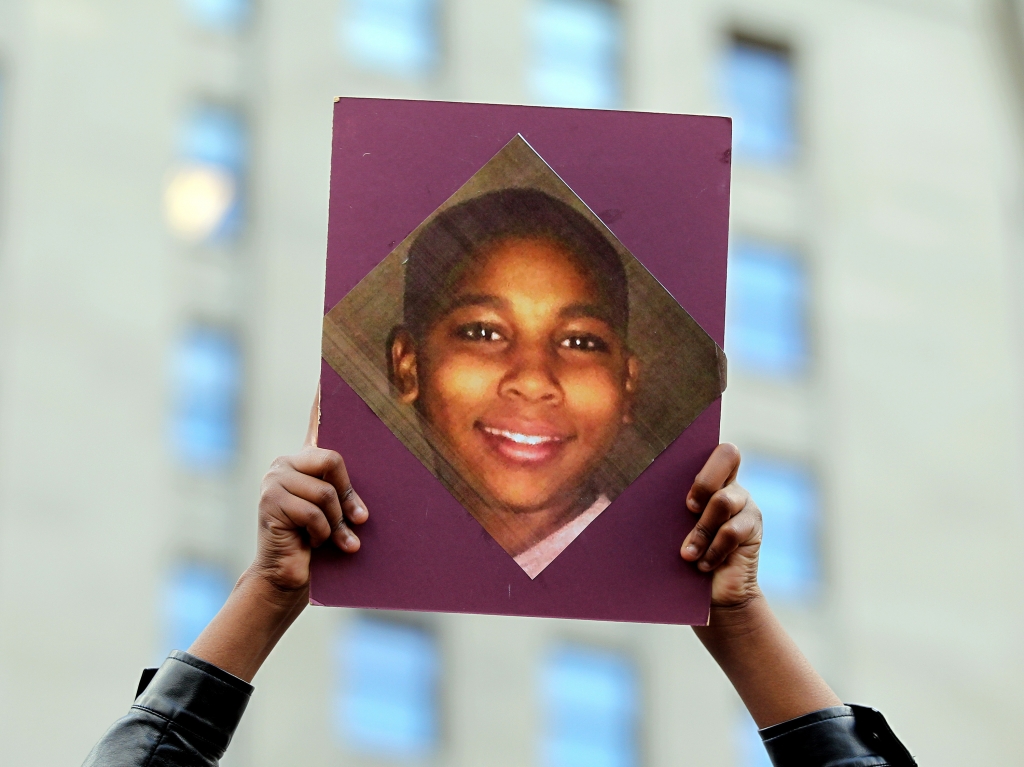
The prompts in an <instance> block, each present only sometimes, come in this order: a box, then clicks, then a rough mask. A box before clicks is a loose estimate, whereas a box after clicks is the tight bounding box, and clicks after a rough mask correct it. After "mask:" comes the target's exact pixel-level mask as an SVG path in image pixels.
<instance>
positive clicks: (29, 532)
mask: <svg viewBox="0 0 1024 767" xmlns="http://www.w3.org/2000/svg"><path fill="white" fill-rule="evenodd" d="M1018 21H1019V19H1018V16H1017V8H1016V5H1015V4H1014V3H1013V2H1012V0H999V1H998V2H982V1H981V0H828V2H812V1H811V0H784V1H783V2H777V3H774V4H771V7H769V6H768V5H766V4H764V3H758V2H754V1H753V0H749V1H748V0H728V1H722V0H691V1H690V2H685V3H684V2H673V1H672V0H623V1H622V2H617V3H612V2H606V1H605V0H500V1H499V0H495V1H494V2H488V3H481V2H471V0H304V1H303V2H302V3H287V2H284V0H263V1H262V2H259V3H255V2H249V1H248V0H179V1H172V0H164V1H163V2H153V3H129V2H124V0H121V1H120V2H119V1H117V0H0V744H2V745H0V760H2V761H3V762H4V763H10V764H19V765H34V764H39V765H44V764H45V765H49V764H57V763H75V762H76V760H81V759H82V758H84V756H85V753H86V752H87V751H88V749H89V747H90V745H91V744H92V742H94V741H95V740H96V739H97V738H98V737H99V736H100V734H101V733H102V732H103V730H104V729H105V727H106V726H107V725H108V724H109V723H110V722H111V721H113V720H114V719H115V718H116V717H118V716H120V715H121V714H122V713H123V712H124V711H125V710H126V709H127V707H128V705H129V704H130V700H131V695H132V692H133V691H134V689H135V683H136V681H137V678H138V673H139V671H140V669H141V668H142V667H143V666H145V665H150V664H152V663H154V662H157V661H158V660H159V659H160V658H161V657H162V656H163V654H164V653H165V652H166V650H167V649H169V648H171V647H184V646H187V644H188V643H189V642H190V641H191V638H192V637H194V636H195V634H196V633H198V630H199V629H200V628H201V626H202V625H204V623H205V621H206V619H207V618H208V617H209V616H210V615H211V614H212V613H213V612H215V611H216V609H217V607H218V606H219V604H220V603H221V602H222V601H223V599H224V596H225V595H226V593H227V591H228V590H229V589H230V587H231V584H232V583H233V580H234V578H235V577H237V575H238V573H239V572H240V571H241V569H242V568H244V566H245V565H246V564H247V562H248V561H249V559H250V558H251V554H252V546H253V541H254V537H255V536H254V532H255V531H254V519H255V505H256V500H257V498H258V488H259V480H260V477H261V476H262V474H263V472H264V471H265V468H266V466H267V465H268V464H269V462H270V461H271V460H272V459H273V458H274V457H275V456H276V455H279V454H283V453H286V452H291V451H293V450H294V449H295V448H296V447H297V446H298V444H299V441H300V440H301V437H302V435H303V433H304V428H305V423H306V417H307V413H308V408H309V403H310V400H311V398H312V395H313V392H314V390H315V385H316V378H317V374H318V369H319V367H318V366H319V338H320V330H319V328H320V305H321V299H322V291H323V260H324V253H325V243H326V221H327V200H328V178H329V161H330V129H331V128H330V126H331V114H332V104H333V99H334V97H336V96H339V95H351V96H393V97H406V98H432V99H457V100H472V101H491V102H507V103H536V104H551V105H563V106H583V107H597V108H613V109H614V108H625V109H639V110H655V111H670V112H689V113H711V114H723V113H724V114H730V115H732V116H734V118H735V150H734V179H733V208H732V228H733V231H732V236H731V241H732V247H731V253H730V262H731V263H730V282H729V305H728V322H727V338H726V346H727V351H728V353H729V355H730V360H731V365H730V388H729V390H728V391H727V393H726V395H725V400H724V418H723V438H725V439H729V440H732V441H734V442H736V443H737V444H739V445H740V447H741V448H742V449H743V450H744V454H745V457H746V459H745V465H744V469H743V476H742V480H743V481H744V482H745V483H746V484H747V486H749V487H750V488H751V490H752V491H753V493H754V496H755V498H757V499H758V501H759V503H760V504H761V506H762V508H763V510H764V513H765V528H766V544H765V550H764V557H763V568H762V580H763V583H764V586H765V589H766V590H767V591H768V592H769V594H770V596H771V597H772V599H773V602H774V603H775V604H776V605H777V607H778V609H779V611H780V613H781V614H782V616H783V618H784V620H785V622H786V624H787V625H788V626H789V627H790V629H791V630H792V631H793V633H794V634H795V636H796V637H797V639H798V641H799V642H800V643H801V645H802V646H803V647H804V649H805V650H806V651H807V653H808V654H809V655H810V657H811V658H812V660H813V662H814V663H815V665H816V666H817V667H818V668H819V670H821V671H822V673H823V674H824V675H825V676H826V678H827V679H828V681H829V682H830V683H831V684H832V685H833V686H834V687H835V689H836V690H837V692H838V693H839V694H840V696H841V697H843V698H844V699H846V700H850V701H852V702H867V703H871V704H873V705H876V706H878V707H880V708H882V709H883V710H884V711H885V712H886V714H887V715H888V716H889V718H890V721H891V723H892V724H893V726H894V727H895V729H896V730H897V732H898V733H900V734H901V735H903V736H904V738H905V740H906V741H907V743H908V744H909V745H910V746H911V748H912V750H913V751H914V752H915V753H916V754H917V755H918V756H919V757H920V759H921V761H922V763H927V764H934V765H960V764H970V763H998V764H1011V763H1014V762H1015V761H1016V760H1017V759H1019V756H1018V755H1019V754H1021V753H1024V742H1022V741H1024V738H1022V736H1021V735H1020V733H1019V729H1018V728H1015V727H1014V724H1013V722H1011V721H1010V717H1011V712H1014V711H1016V710H1017V709H1018V708H1019V707H1020V706H1021V704H1022V703H1024V665H1022V662H1021V660H1020V659H1019V658H1020V654H1019V652H1018V651H1017V648H1018V647H1019V645H1020V642H1021V640H1022V639H1024V603H1022V602H1021V601H1020V599H1019V596H1018V593H1019V587H1020V586H1021V585H1022V582H1024V579H1022V575H1024V566H1022V565H1021V563H1020V561H1019V557H1017V556H1015V554H1016V545H1015V543H1016V541H1019V540H1021V538H1022V533H1024V530H1022V527H1024V521H1022V515H1021V514H1020V509H1021V507H1022V505H1024V504H1022V501H1021V487H1020V485H1021V482H1020V480H1019V476H1020V473H1021V472H1020V467H1021V466H1022V459H1024V453H1022V448H1024V446H1022V444H1021V442H1022V437H1024V421H1022V419H1021V415H1022V414H1021V408H1020V403H1021V394H1020V392H1021V373H1020V360H1021V351H1022V349H1024V346H1022V343H1024V342H1022V339H1021V330H1022V329H1024V324H1022V318H1021V316H1020V312H1019V310H1018V306H1019V304H1020V298H1021V296H1022V295H1024V294H1022V288H1024V284H1022V283H1021V276H1020V270H1021V265H1022V263H1024V261H1022V258H1021V256H1022V253H1024V250H1022V248H1024V231H1022V228H1021V226H1020V224H1019V223H1018V222H1019V220H1020V218H1021V217H1020V213H1021V211H1022V205H1024V183H1022V179H1024V173H1022V163H1021V151H1020V150H1021V146H1022V140H1024V122H1022V119H1021V117H1022V115H1024V110H1022V105H1024V100H1022V95H1021V94H1022V91H1021V83H1022V82H1024V69H1021V65H1022V62H1024V57H1022V56H1021V55H1020V51H1021V50H1024V48H1022V47H1021V46H1020V45H1019V40H1020V29H1019V27H1016V26H1014V25H1016V24H1018ZM356 480H357V481H358V478H356ZM680 513H683V511H682V506H680ZM256 684H257V693H256V695H255V696H254V698H253V701H252V703H251V705H250V709H249V712H248V714H247V716H246V719H245V720H244V722H243V725H242V727H241V729H240V731H239V733H238V736H237V738H236V741H235V743H234V744H233V746H232V749H231V751H230V752H229V755H228V757H227V758H226V760H225V764H227V765H236V766H241V765H251V766H252V767H262V766H263V765H279V764H303V765H310V766H314V765H334V764H351V765H367V766H369V765H379V764H432V765H451V766H453V767H455V766H457V765H474V767H475V766H477V765H487V764H494V765H503V766H505V765H545V766H550V767H565V766H574V765H608V766H609V767H619V766H620V765H621V766H622V767H626V766H627V765H637V766H638V767H639V766H641V765H643V766H644V767H657V766H658V765H669V764H696V765H722V766H723V767H725V766H726V765H730V766H735V767H748V765H751V766H752V765H757V764H762V763H763V759H764V757H763V752H760V751H759V750H758V748H759V747H758V745H757V742H756V735H755V734H754V730H753V725H752V723H750V722H749V720H747V719H746V718H745V715H744V714H743V713H742V707H741V706H740V704H739V702H738V700H737V699H736V697H735V695H734V694H733V693H732V691H731V689H730V688H729V686H728V684H727V682H726V681H725V679H724V677H723V676H722V675H721V674H720V672H719V671H718V670H717V668H716V667H715V666H714V664H713V663H712V661H711V660H710V658H708V657H707V655H706V654H705V653H704V652H703V650H702V649H701V648H700V646H699V644H698V643H697V642H696V641H695V639H694V637H693V636H692V633H691V632H690V631H689V630H688V629H685V628H681V627H665V626H634V625H613V624H589V623H570V622H559V621H547V620H528V619H511V618H500V617H481V616H460V615H392V614H374V613H363V612H354V611H346V610H327V609H309V610H307V611H306V613H305V614H304V615H303V617H302V618H301V619H300V621H299V622H298V624H297V625H296V626H295V627H294V628H293V629H292V630H291V631H290V632H289V634H288V635H287V636H286V637H285V639H284V640H283V642H282V644H281V646H280V647H279V648H278V649H277V650H276V651H275V653H274V655H273V656H272V657H271V659H270V661H269V662H268V664H267V666H266V667H265V668H264V670H262V671H261V672H260V675H259V676H258V677H257V680H256ZM937 712H938V713H937ZM55 728H59V729H55Z"/></svg>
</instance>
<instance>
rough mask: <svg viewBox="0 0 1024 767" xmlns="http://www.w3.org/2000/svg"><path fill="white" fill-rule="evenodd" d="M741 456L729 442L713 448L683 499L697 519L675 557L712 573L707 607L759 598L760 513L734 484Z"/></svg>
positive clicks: (745, 493) (744, 492)
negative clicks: (697, 515) (678, 554)
mask: <svg viewBox="0 0 1024 767" xmlns="http://www.w3.org/2000/svg"><path fill="white" fill-rule="evenodd" d="M739 468H740V451H739V449H738V448H737V447H736V446H735V445H732V444H729V443H728V442H724V443H722V444H721V445H719V446H718V447H717V448H715V452H713V453H712V454H711V457H710V458H708V461H707V463H705V464H704V468H703V469H701V470H700V473H699V474H698V475H697V478H696V479H695V480H694V482H693V487H691V488H690V492H689V493H688V494H687V496H686V508H687V509H689V510H690V511H691V512H692V513H694V514H699V515H700V517H699V518H698V520H697V524H696V525H695V526H694V528H693V530H691V531H690V533H689V535H687V536H686V539H685V540H684V541H683V545H682V547H681V548H680V555H681V556H682V558H683V559H684V560H686V561H687V562H696V563H697V567H698V569H700V570H702V571H703V572H714V577H713V580H712V581H711V605H712V607H734V606H738V605H742V604H744V603H745V602H747V601H749V600H750V599H751V598H753V597H755V596H758V595H760V590H759V588H758V585H757V559H758V552H759V551H760V548H761V511H760V510H759V509H758V508H757V505H756V504H755V503H754V502H753V501H752V500H751V498H750V493H748V492H747V491H746V490H744V489H743V488H742V487H740V485H738V484H737V483H736V473H737V472H738V471H739Z"/></svg>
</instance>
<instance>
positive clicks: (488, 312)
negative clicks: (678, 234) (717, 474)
mask: <svg viewBox="0 0 1024 767" xmlns="http://www.w3.org/2000/svg"><path fill="white" fill-rule="evenodd" d="M610 223H614V222H613V221H610ZM682 247H683V244H682V243H681V244H680V248H681V249H682ZM323 356H324V359H325V360H326V361H327V362H328V364H330V365H331V367H332V368H333V369H334V370H335V371H336V372H337V373H338V374H339V375H340V376H341V377H342V378H343V379H344V380H345V381H346V382H347V383H348V384H349V386H351V387H352V388H353V390H355V392H356V393H357V394H358V395H359V396H360V397H361V398H362V399H363V401H365V402H366V404H367V405H368V406H369V407H370V408H371V409H372V410H373V412H374V413H376V415H377V416H378V417H379V418H380V419H381V420H382V421H383V422H384V423H385V424H386V425H387V426H388V428H389V429H390V430H391V431H392V432H393V433H394V434H395V435H396V436H397V437H398V438H399V439H400V440H401V441H402V443H403V444H404V445H405V446H406V447H407V448H408V449H409V450H410V451H412V452H413V454H415V455H416V456H417V457H418V458H419V460H420V461H422V462H423V464H424V465H425V466H426V467H427V468H428V469H429V470H430V471H431V472H432V473H433V474H434V476H435V477H437V479H438V480H439V481H440V482H441V483H442V484H443V485H444V486H445V487H446V488H447V489H448V490H449V492H451V493H452V495H453V496H454V497H455V498H456V499H457V500H458V501H459V503H460V504H461V505H462V506H463V507H464V508H465V510H466V511H467V512H468V513H469V514H470V515H472V516H473V517H474V518H475V519H476V520H477V521H478V522H479V523H480V524H481V525H482V526H483V528H484V529H485V530H486V531H487V532H488V533H489V534H490V535H491V536H492V537H493V538H494V539H495V541H497V543H498V544H499V545H500V546H501V548H502V549H504V550H505V551H506V552H507V553H508V554H509V555H510V556H511V557H513V558H514V559H515V561H516V562H517V563H518V564H519V565H520V566H521V567H522V568H523V570H524V571H525V572H526V573H527V574H528V575H529V576H530V578H535V577H536V576H537V575H538V574H539V573H540V572H541V571H542V570H544V568H545V567H547V566H548V565H549V564H550V563H551V562H552V561H553V560H554V559H555V558H556V557H557V556H558V555H559V554H560V553H561V552H562V551H563V550H565V548H566V547H567V546H569V545H570V544H571V543H572V542H573V540H575V539H576V538H577V537H578V536H579V535H580V534H582V533H583V531H584V530H585V529H586V528H587V526H588V525H589V524H590V523H591V522H593V521H594V519H596V518H597V516H598V515H600V514H602V513H613V512H607V510H608V509H609V507H610V506H611V507H612V509H614V506H613V503H614V501H615V499H616V497H618V496H619V495H620V494H621V493H623V492H624V491H625V490H626V488H627V487H628V486H629V484H630V483H631V482H632V481H633V480H634V479H636V478H637V477H638V476H639V475H640V474H641V473H642V472H643V471H644V469H646V468H647V467H648V466H649V465H650V464H651V462H652V461H654V459H655V458H657V456H658V455H659V454H660V453H661V452H662V451H663V450H664V449H665V448H666V447H668V445H669V444H671V443H672V442H673V441H674V440H675V439H676V438H677V437H678V436H679V435H680V434H681V433H682V432H683V430H684V429H686V427H687V426H689V425H690V423H692V422H693V420H694V419H695V418H696V417H697V416H698V415H699V414H700V413H701V412H702V411H703V410H704V409H705V408H706V407H707V406H708V405H709V404H711V402H713V401H714V400H715V399H716V398H717V397H718V396H719V395H720V394H721V392H722V389H723V388H724V386H725V358H724V355H723V354H722V351H721V349H720V348H719V347H718V346H717V344H716V343H715V342H714V340H713V339H712V338H711V337H710V336H708V335H707V334H706V333H705V332H704V331H703V330H702V329H701V327H700V326H699V325H698V324H697V323H696V322H695V321H694V320H693V319H692V318H691V317H690V316H689V314H687V312H686V311H685V309H683V307H681V306H680V305H679V304H678V303H677V302H676V301H675V299H674V298H673V297H672V296H671V295H670V294H669V293H668V291H666V290H665V289H664V288H663V287H662V286H661V284H660V283H659V282H658V281H657V280H656V279H655V278H654V276H653V275H652V274H651V273H650V272H648V271H647V269H645V268H644V266H643V265H642V264H641V263H640V262H639V261H638V260H637V259H636V258H635V257H634V256H633V255H632V254H631V253H630V252H629V251H628V250H627V249H626V247H625V246H624V245H623V244H622V243H621V242H620V241H619V240H618V239H617V238H616V237H615V235H614V234H613V233H612V231H611V230H610V229H609V228H608V226H606V225H605V223H604V222H603V221H602V220H601V219H600V218H599V217H598V216H597V215H595V214H594V212H592V211H591V210H590V208H589V207H588V206H587V204H586V202H585V201H583V200H581V199H580V198H579V197H578V196H577V195H576V194H575V193H574V192H573V191H572V190H571V189H570V188H569V187H568V186H567V185H566V184H565V183H564V182H563V181H562V180H561V179H560V178H559V177H558V175H557V174H556V173H555V172H554V171H553V170H552V169H551V168H550V167H549V166H548V165H547V163H545V161H544V160H543V159H542V158H541V157H540V156H539V155H538V154H537V153H536V152H535V151H534V150H533V148H532V147H530V145H529V144H528V143H527V142H526V141H525V140H524V139H523V138H522V137H521V136H518V135H517V136H515V137H513V138H512V140H511V141H510V142H509V143H508V144H507V145H506V146H505V147H504V148H503V149H502V150H501V151H500V152H498V154H496V155H495V156H494V157H493V158H492V159H491V160H489V161H488V162H487V163H486V164H485V165H484V166H483V167H482V168H480V170H479V171H477V172H476V173H475V174H474V175H473V176H472V177H471V178H469V179H468V180H467V181H466V183H465V184H464V185H463V186H462V187H461V188H460V189H459V190H458V191H457V192H456V193H455V194H453V195H452V196H451V197H450V198H449V199H448V200H447V201H445V202H444V203H443V204H442V205H441V206H440V207H439V208H438V209H437V210H436V211H434V212H433V213H432V214H431V215H430V216H429V217H428V218H427V219H426V220H425V221H424V222H423V223H422V224H420V225H419V226H418V227H417V228H416V229H415V230H414V231H413V232H412V233H411V234H409V236H408V237H407V238H406V239H405V240H403V241H402V242H401V243H400V244H399V245H398V246H397V247H396V248H395V249H394V250H393V251H392V252H391V253H390V254H389V255H388V256H387V257H386V258H384V260H383V261H382V262H381V263H380V264H379V265H378V266H377V267H376V268H374V269H373V270H372V271H371V272H370V273H369V274H368V275H367V276H366V277H365V278H364V279H363V280H362V281H361V282H360V283H359V284H358V285H356V287H355V288H353V289H352V291H351V292H350V293H348V295H346V296H345V297H344V298H343V299H342V300H341V301H339V302H338V303H337V304H336V305H335V306H334V307H333V308H332V309H331V311H330V312H328V313H327V315H326V316H325V317H324V334H323ZM622 523H623V524H629V520H628V519H624V520H622Z"/></svg>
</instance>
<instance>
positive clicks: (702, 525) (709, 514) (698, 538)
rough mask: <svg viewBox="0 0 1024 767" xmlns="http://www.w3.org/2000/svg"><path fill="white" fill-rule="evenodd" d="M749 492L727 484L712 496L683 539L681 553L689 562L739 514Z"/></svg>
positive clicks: (693, 560) (699, 554) (698, 556)
mask: <svg viewBox="0 0 1024 767" xmlns="http://www.w3.org/2000/svg"><path fill="white" fill-rule="evenodd" d="M749 497H750V496H749V494H748V493H747V491H746V490H744V489H743V488H742V487H740V486H739V485H735V484H733V485H726V486H725V487H724V488H722V489H721V490H719V491H718V492H717V493H715V494H714V495H712V496H711V500H710V501H708V502H707V504H706V506H705V507H704V511H703V513H702V514H701V515H700V519H698V520H697V524H695V525H694V526H693V529H692V530H691V531H690V532H689V534H688V535H687V536H686V539H685V540H684V541H683V546H682V549H681V550H680V554H681V555H682V557H683V559H685V560H686V561H687V562H695V561H697V560H698V559H700V557H701V555H702V554H704V552H705V551H706V550H707V548H708V546H709V545H710V544H711V541H713V540H714V538H715V536H716V535H717V534H718V530H719V528H720V527H721V526H722V525H724V524H725V523H726V522H728V521H729V519H731V518H732V517H734V516H735V515H737V514H739V513H740V512H741V511H742V510H743V507H744V506H745V505H746V503H747V500H748V498H749Z"/></svg>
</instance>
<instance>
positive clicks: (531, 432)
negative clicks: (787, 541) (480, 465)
mask: <svg viewBox="0 0 1024 767" xmlns="http://www.w3.org/2000/svg"><path fill="white" fill-rule="evenodd" d="M474 428H475V429H476V430H477V431H478V432H479V433H480V434H481V436H482V437H483V438H484V442H485V443H486V444H487V446H488V447H490V448H491V449H492V450H494V451H495V452H496V453H498V455H499V456H501V457H502V458H504V459H505V460H507V461H510V462H512V463H516V464H520V465H537V464H542V463H546V462H548V461H550V460H551V459H553V458H555V456H557V455H558V454H559V453H560V452H561V451H562V448H563V447H565V445H566V443H567V442H570V441H571V440H572V439H573V435H571V434H568V433H566V432H564V431H561V430H559V429H557V428H555V427H554V426H552V425H551V424H550V423H545V422H541V421H502V420H499V421H495V422H491V423H483V422H481V421H477V422H476V423H475V424H474Z"/></svg>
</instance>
